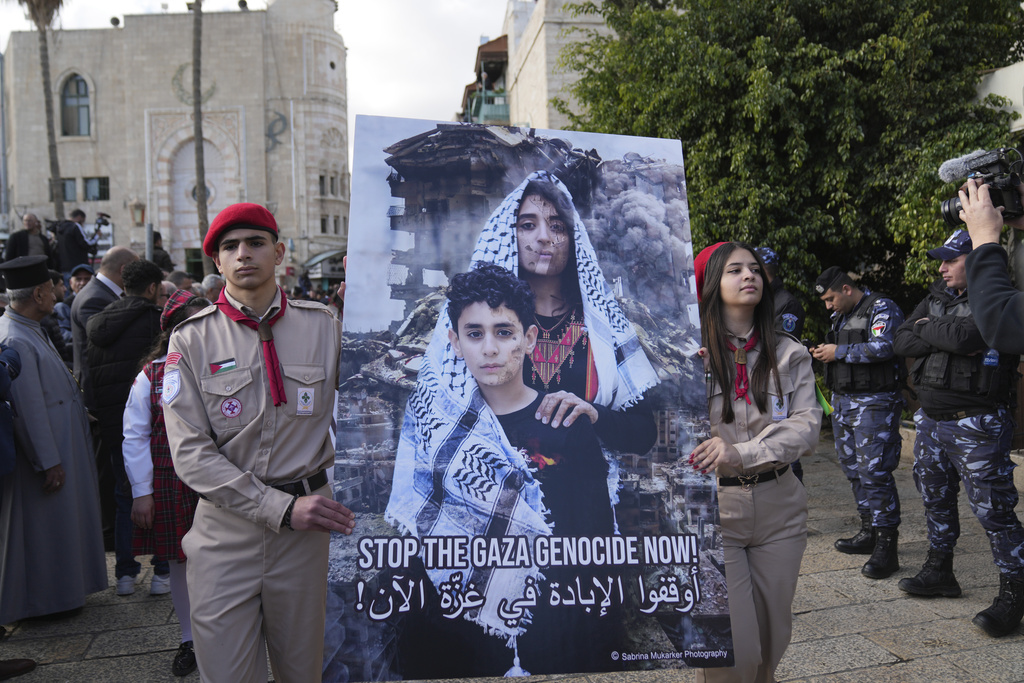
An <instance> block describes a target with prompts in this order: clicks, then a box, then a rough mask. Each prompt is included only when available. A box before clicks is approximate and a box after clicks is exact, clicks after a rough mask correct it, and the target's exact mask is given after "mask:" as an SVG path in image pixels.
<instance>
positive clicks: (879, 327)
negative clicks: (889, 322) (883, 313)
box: [871, 322, 885, 337]
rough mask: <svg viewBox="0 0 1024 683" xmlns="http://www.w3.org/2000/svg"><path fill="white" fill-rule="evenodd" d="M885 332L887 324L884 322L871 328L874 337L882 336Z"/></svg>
mask: <svg viewBox="0 0 1024 683" xmlns="http://www.w3.org/2000/svg"><path fill="white" fill-rule="evenodd" d="M883 332H885V323H884V322H878V323H875V324H874V325H872V326H871V334H872V336H875V337H877V336H878V335H880V334H882V333H883Z"/></svg>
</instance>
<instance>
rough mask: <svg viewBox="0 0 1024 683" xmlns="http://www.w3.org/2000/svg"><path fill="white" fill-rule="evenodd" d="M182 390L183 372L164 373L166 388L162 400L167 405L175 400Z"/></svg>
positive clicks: (171, 371) (164, 387)
mask: <svg viewBox="0 0 1024 683" xmlns="http://www.w3.org/2000/svg"><path fill="white" fill-rule="evenodd" d="M180 389H181V371H180V370H168V371H167V372H165V373H164V386H163V392H162V395H161V399H162V400H163V402H164V403H165V404H167V403H170V402H171V401H173V400H174V398H175V396H177V395H178V391H179V390H180Z"/></svg>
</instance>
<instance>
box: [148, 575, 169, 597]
mask: <svg viewBox="0 0 1024 683" xmlns="http://www.w3.org/2000/svg"><path fill="white" fill-rule="evenodd" d="M170 592H171V575H170V574H164V575H162V576H161V575H160V574H153V579H152V580H151V581H150V582H149V594H150V595H167V594H168V593H170Z"/></svg>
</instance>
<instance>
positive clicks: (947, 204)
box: [939, 147, 1024, 228]
mask: <svg viewBox="0 0 1024 683" xmlns="http://www.w3.org/2000/svg"><path fill="white" fill-rule="evenodd" d="M1009 152H1013V153H1014V154H1016V155H1017V160H1016V161H1014V162H1012V163H1011V162H1010V161H1009V159H1008V157H1007V154H1008V153H1009ZM1022 165H1024V156H1022V155H1021V153H1020V152H1019V151H1018V150H1016V149H1013V148H1011V147H1000V148H999V149H993V150H988V151H986V150H983V149H979V150H977V151H974V152H971V153H970V154H965V155H964V156H962V157H957V158H956V159H950V160H949V161H946V162H945V163H943V164H942V166H939V178H941V179H942V180H943V182H947V183H952V182H956V181H957V180H961V179H963V178H975V179H977V180H979V181H981V182H982V183H984V184H985V185H988V193H989V196H990V197H991V198H992V205H993V206H1001V207H1003V218H1017V217H1018V216H1022V215H1024V206H1021V200H1020V193H1019V191H1018V190H1017V188H1018V186H1019V185H1020V173H1021V166H1022ZM962 208H963V206H962V205H961V203H960V197H959V196H956V197H953V198H952V199H947V200H946V201H944V202H942V219H943V220H944V221H946V225H949V226H950V227H954V228H955V227H956V226H958V225H961V224H963V221H962V220H960V210H961V209H962Z"/></svg>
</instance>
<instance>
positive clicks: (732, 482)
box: [718, 465, 789, 488]
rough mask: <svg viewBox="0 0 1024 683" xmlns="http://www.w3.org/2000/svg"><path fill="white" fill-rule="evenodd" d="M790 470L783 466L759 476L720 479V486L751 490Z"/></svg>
mask: <svg viewBox="0 0 1024 683" xmlns="http://www.w3.org/2000/svg"><path fill="white" fill-rule="evenodd" d="M787 470H789V465H783V466H782V467H780V468H779V469H777V470H771V471H769V472H758V473H757V474H750V475H742V474H741V475H740V476H738V477H719V479H718V485H719V486H743V487H744V488H750V487H752V486H757V485H758V484H759V483H761V482H763V481H771V480H773V479H778V478H779V477H781V476H782V475H783V474H785V473H786V471H787Z"/></svg>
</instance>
